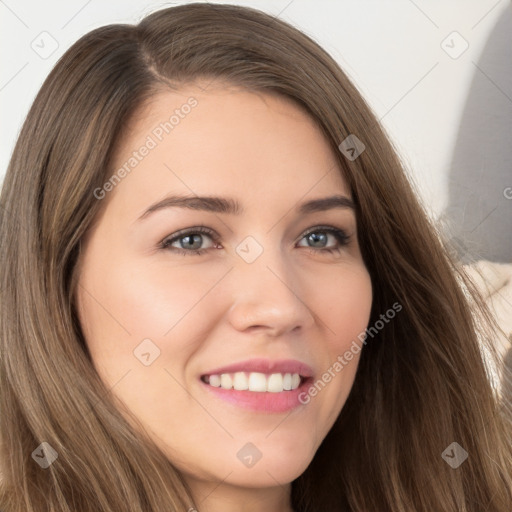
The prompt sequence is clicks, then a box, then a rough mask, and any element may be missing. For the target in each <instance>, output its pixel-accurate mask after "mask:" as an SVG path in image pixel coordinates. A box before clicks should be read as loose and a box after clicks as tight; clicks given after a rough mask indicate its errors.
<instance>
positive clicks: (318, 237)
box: [309, 233, 327, 243]
mask: <svg viewBox="0 0 512 512" xmlns="http://www.w3.org/2000/svg"><path fill="white" fill-rule="evenodd" d="M326 236H327V235H326V234H325V233H321V234H315V233H311V234H310V235H309V238H310V240H311V241H313V242H314V243H316V242H318V241H323V242H325V237H326Z"/></svg>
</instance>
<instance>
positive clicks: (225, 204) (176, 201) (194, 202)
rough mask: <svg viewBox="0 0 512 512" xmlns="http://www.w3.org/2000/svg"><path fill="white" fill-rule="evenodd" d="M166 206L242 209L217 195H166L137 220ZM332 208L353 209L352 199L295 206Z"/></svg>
mask: <svg viewBox="0 0 512 512" xmlns="http://www.w3.org/2000/svg"><path fill="white" fill-rule="evenodd" d="M166 208H188V209H190V210H202V211H206V212H214V213H226V214H229V215H241V214H242V213H243V211H244V209H243V207H242V206H241V204H240V203H239V202H238V201H236V200H235V199H231V198H225V197H217V196H202V197H200V196H176V195H173V196H168V197H166V198H164V199H162V200H161V201H158V202H157V203H155V204H152V205H151V206H150V207H149V208H148V209H147V210H146V211H145V212H144V213H143V214H142V215H141V216H140V217H139V218H138V219H137V220H139V221H140V220H142V219H145V218H146V217H148V216H149V215H150V214H151V213H153V212H156V211H158V210H163V209H166ZM333 208H344V209H347V208H348V209H351V210H354V211H355V204H354V201H353V200H352V199H350V198H349V197H346V196H342V195H334V196H329V197H322V198H320V199H312V200H310V201H307V202H304V203H302V204H300V205H298V206H297V208H296V210H297V211H298V213H300V214H307V213H313V212H322V211H326V210H331V209H333Z"/></svg>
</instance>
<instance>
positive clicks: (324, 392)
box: [77, 86, 372, 489]
mask: <svg viewBox="0 0 512 512" xmlns="http://www.w3.org/2000/svg"><path fill="white" fill-rule="evenodd" d="M191 96H193V97H194V98H195V101H194V100H189V98H190V97H191ZM187 100H189V102H188V103H187ZM185 105H188V107H187V106H185ZM173 115H174V118H171V116H173ZM165 123H167V124H165ZM340 136H341V134H340ZM144 147H145V148H146V149H142V148H144ZM123 166H124V168H125V172H124V173H123V172H122V171H120V172H118V170H119V169H121V168H122V167H123ZM112 171H113V174H114V173H116V177H115V178H112V180H111V181H110V185H109V184H107V185H106V186H105V187H104V188H103V189H102V190H101V191H98V190H97V191H96V192H95V194H96V195H97V197H100V198H101V199H98V200H101V201H105V202H106V203H105V204H104V205H103V206H105V209H104V211H103V212H102V214H101V216H100V217H99V218H98V222H97V223H96V224H95V225H94V227H93V229H92V230H91V231H90V232H89V233H88V237H87V239H86V240H84V241H83V244H82V253H81V260H80V273H79V287H78V292H77V294H78V295H77V299H78V309H79V316H80V321H81V324H82V327H83V332H84V335H85V338H86V341H87V345H88V348H89V351H90V354H91V357H92V360H93V362H94V365H95V367H96V369H97V371H98V373H99V375H100V376H101V378H102V380H103V381H104V382H105V384H106V386H107V387H108V388H109V389H111V391H112V393H113V394H114V396H115V397H117V398H118V399H120V400H121V402H122V403H124V404H125V405H126V407H127V408H128V409H129V410H130V411H131V412H132V413H133V414H134V415H135V416H136V417H137V419H138V420H139V421H140V422H141V423H142V424H143V426H144V428H145V430H147V432H148V433H149V434H150V435H151V437H152V438H153V439H154V440H155V442H156V443H157V444H158V445H159V446H160V447H161V449H162V450H163V451H164V452H165V454H166V455H167V456H168V457H169V459H170V460H171V461H172V462H174V464H175V465H176V467H178V469H180V470H181V471H182V472H183V473H184V475H185V477H186V478H187V479H188V481H189V482H191V483H192V485H193V483H194V482H195V483H198V482H203V483H204V482H213V481H215V482H218V481H223V482H224V483H225V484H232V485H236V486H245V487H273V486H276V485H278V484H277V483H280V484H284V483H287V482H291V481H292V480H293V479H295V478H296V477H298V476H299V475H300V474H301V473H302V472H304V470H305V469H306V467H307V466H308V464H309V463H310V462H311V460H312V458H313V456H314V454H315V452H316V450H317V448H318V447H319V445H320V443H321V442H322V440H323V439H324V437H325V436H326V434H327V433H328V431H329V429H330V428H331V426H332V425H333V423H334V421H335V419H336V417H337V416H338V414H339V413H340V411H341V409H342V407H343V405H344V403H345V401H346V399H347V396H348V394H349V392H350V389H351V386H352V384H353V381H354V376H355V373H356V369H357V365H358V361H359V354H355V355H354V356H353V358H352V360H350V361H347V360H345V359H344V361H345V364H344V365H342V369H341V370H339V366H340V365H339V364H338V365H336V364H335V363H336V362H337V361H339V359H338V356H341V357H342V356H343V354H344V353H345V352H346V351H347V350H349V348H350V347H351V346H353V342H354V340H356V341H357V336H358V335H359V334H360V333H361V332H363V331H364V330H365V328H366V326H367V324H368V321H369V316H370V307H371V302H372V288H371V282H370V277H369V274H368V271H367V269H366V268H365V265H364V263H363V260H362V257H361V253H360V249H359V246H358V240H357V238H356V236H357V235H356V216H355V212H354V210H353V208H352V207H351V205H350V202H351V201H350V199H351V194H350V190H349V188H348V187H347V185H346V184H345V183H344V181H343V180H342V178H341V176H340V171H339V167H338V163H337V160H336V156H335V155H334V154H333V153H332V151H331V149H330V147H329V146H328V143H327V142H326V140H325V139H324V137H323V136H322V134H321V132H320V130H319V129H318V128H317V127H316V126H315V124H314V122H313V121H312V120H311V119H310V118H309V117H308V116H307V115H306V114H305V113H304V112H302V111H301V110H300V109H298V108H297V107H296V106H295V105H294V104H292V103H291V102H289V101H288V100H284V99H282V98H278V97H275V96H269V95H258V94H254V93H250V92H245V91H242V90H239V89H233V88H230V89H228V88H225V87H219V88H217V89H213V87H210V88H208V90H207V91H206V92H202V90H201V89H199V88H196V87H192V86H190V87H187V88H184V89H183V90H182V91H181V92H180V93H177V92H164V93H161V94H160V95H159V96H156V97H155V98H154V99H153V101H152V102H151V103H150V104H148V105H147V107H146V109H145V111H144V112H143V113H142V114H141V115H139V116H137V119H136V120H135V121H134V122H133V123H132V125H131V127H130V129H129V130H128V131H127V132H126V134H125V138H124V139H123V141H122V144H121V145H120V146H119V147H118V150H117V152H116V158H115V162H114V165H113V169H112ZM120 178H121V179H120ZM171 196H172V197H173V198H174V199H173V200H172V201H174V202H175V203H174V205H173V204H171V200H169V201H168V202H167V204H166V202H165V201H166V198H171ZM177 196H179V197H182V198H189V199H188V201H190V202H189V203H188V202H186V201H185V200H181V202H176V200H175V198H176V197H177ZM333 196H338V199H340V198H341V199H340V200H332V201H330V202H325V203H310V202H311V201H315V200H319V199H325V198H331V197H333ZM199 197H201V198H204V197H208V198H210V199H209V200H208V201H207V200H204V199H203V200H199ZM214 198H216V199H214ZM221 198H222V199H221ZM343 198H345V199H343ZM235 203H236V204H237V205H238V208H237V211H234V210H235V209H234V208H233V206H234V204H235ZM155 205H157V206H155ZM187 205H188V206H187ZM228 206H229V208H228ZM200 226H203V228H202V229H204V230H206V231H204V232H199V233H198V230H199V227H200ZM336 230H339V231H340V232H343V233H344V235H343V234H342V235H341V236H340V235H338V234H337V232H336ZM198 249H199V250H201V251H202V252H200V253H197V250H198ZM359 345H360V343H359ZM251 361H252V362H253V363H254V361H256V363H255V364H254V365H253V366H251ZM258 364H259V366H258ZM232 365H236V366H235V367H233V368H227V369H224V370H223V368H224V367H227V366H232ZM273 365H274V366H273ZM301 365H302V366H301ZM335 367H336V368H338V371H335V370H334V368H335ZM329 369H330V374H329ZM326 372H327V373H326ZM262 374H263V375H262ZM286 374H290V375H286ZM293 374H298V375H300V377H294V376H292V375H293ZM206 375H208V376H211V375H214V376H213V377H209V378H210V379H211V380H210V383H209V384H208V383H206V382H204V381H205V380H207V379H206V378H205V377H204V376H206ZM221 375H222V376H221ZM269 375H272V376H271V377H268V376H269ZM304 377H308V379H307V381H306V382H304V380H305V379H304ZM329 377H330V378H329ZM297 381H299V382H300V383H301V384H300V387H299V388H298V389H289V388H290V387H292V388H295V387H296V386H297V385H298V382H297ZM317 381H319V382H320V385H319V384H318V383H317V386H316V387H317V392H316V395H315V396H313V395H312V394H308V393H307V391H308V389H309V388H310V387H311V385H312V384H314V383H315V382H317ZM233 382H234V383H235V385H236V387H237V388H239V389H238V390H235V389H231V390H229V389H227V388H230V387H231V386H232V385H233ZM219 384H220V386H221V387H217V386H218V385H219ZM247 386H250V388H249V390H243V388H246V387H247ZM266 386H267V387H266ZM268 387H270V389H271V390H270V391H264V389H268ZM211 488H212V487H210V489H211Z"/></svg>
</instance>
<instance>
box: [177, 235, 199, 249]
mask: <svg viewBox="0 0 512 512" xmlns="http://www.w3.org/2000/svg"><path fill="white" fill-rule="evenodd" d="M194 238H196V241H197V239H199V247H200V246H201V235H187V236H184V237H183V238H182V240H184V239H188V240H193V239H194ZM181 245H182V247H183V245H184V244H183V243H182V244H181ZM193 245H194V242H193V241H192V242H191V243H186V246H187V247H188V248H189V249H190V248H193V249H198V248H199V247H192V246H193Z"/></svg>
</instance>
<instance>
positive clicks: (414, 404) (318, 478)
mask: <svg viewBox="0 0 512 512" xmlns="http://www.w3.org/2000/svg"><path fill="white" fill-rule="evenodd" d="M204 79H206V81H209V80H221V81H223V82H226V83H229V84H233V85H235V86H240V87H244V88H246V89H249V90H252V91H259V92H264V93H271V94H280V95H283V96H286V97H288V98H291V99H293V101H295V102H296V104H297V105H298V106H300V107H301V108H304V109H306V111H307V112H308V113H309V114H310V115H311V116H312V118H313V119H315V120H316V122H317V123H318V126H319V127H320V129H321V130H322V132H323V133H324V135H325V137H326V140H328V141H329V144H330V145H331V146H332V149H333V151H334V152H335V153H336V155H337V158H338V159H339V163H340V166H341V169H342V170H343V177H344V179H345V180H346V182H347V183H348V184H349V186H350V188H351V191H352V196H353V198H354V200H355V202H356V207H357V224H358V238H359V243H360V246H361V251H362V255H363V258H364V261H365V264H366V266H367V268H368V271H369V273H370V276H371V279H372V285H373V290H374V298H373V304H372V314H371V320H370V325H374V324H375V323H376V322H377V321H378V320H379V318H380V315H382V313H383V312H384V311H386V310H388V309H389V308H390V307H391V305H392V304H394V303H395V302H397V301H398V302H399V303H400V305H401V306H402V310H401V311H400V313H399V314H397V315H396V317H395V318H394V319H393V320H392V321H390V322H388V323H387V324H386V325H385V327H384V328H383V329H380V330H379V331H378V333H376V334H375V335H374V336H372V337H371V338H368V342H367V343H366V345H365V346H364V348H363V350H362V352H361V359H360V362H359V367H358V370H357V374H356V378H355V381H354V385H353V388H352V390H351V393H350V395H349V398H348V400H347V402H346V404H345V405H344V407H343V409H342V411H341V413H340V415H339V417H338V419H337V421H336V423H335V424H334V426H333V427H332V429H331V431H330V432H329V433H328V435H327V437H326V438H325V440H324V441H323V443H322V444H321V446H320V448H319V449H318V451H317V453H316V454H315V456H314V459H313V461H312V462H311V464H310V466H309V467H308V468H307V469H306V471H305V472H304V473H303V474H302V475H301V476H300V477H299V478H297V479H296V480H295V481H294V482H293V483H292V506H293V507H294V509H295V510H296V511H298V512H299V511H300V512H306V511H317V510H318V511H320V510H321V511H327V512H334V511H344V510H345V511H360V512H363V511H365V512H368V511H370V510H371V511H375V510H378V511H379V512H385V511H393V512H399V511H403V512H405V511H407V512H410V511H411V510H414V511H425V512H426V511H429V512H431V511H433V510H435V511H441V510H442V511H443V512H456V511H457V512H460V511H477V510H487V511H494V512H509V511H510V510H511V509H512V490H511V489H512V476H511V475H512V448H511V445H510V431H511V423H510V416H509V414H510V411H509V408H508V407H507V404H504V403H500V401H499V399H498V394H497V392H496V391H494V390H493V388H492V386H491V384H490V382H489V377H488V374H487V371H486V368H485V365H484V361H483V358H482V354H481V349H480V343H485V342H486V339H487V338H489V337H490V336H492V332H493V331H492V329H491V328H489V329H487V330H485V329H483V328H481V325H480V324H482V325H483V321H489V320H490V319H489V318H488V315H487V313H486V311H485V310H484V309H483V307H482V305H481V304H480V302H479V299H478V296H477V295H476V293H475V292H474V291H472V285H471V283H470V282H469V281H468V280H467V279H466V277H465V276H464V274H463V273H462V271H461V270H460V268H459V265H458V263H457V262H456V261H455V259H454V258H453V256H451V255H450V253H449V252H448V251H447V248H446V247H445V246H444V244H443V242H442V241H441V238H442V237H441V235H440V233H438V232H437V230H436V229H435V227H434V226H433V225H432V224H431V222H430V221H429V220H428V218H427V216H426V214H425V212H424V210H423V209H422V207H421V206H420V204H419V202H418V200H417V198H416V195H415V193H414V191H413V190H412V188H411V186H410V184H409V182H408V180H407V178H406V175H405V172H404V167H403V165H402V163H401V162H400V160H399V158H398V156H397V154H396V152H395V150H394V148H393V147H392V145H391V143H390V141H389V139H388V137H387V135H386V134H385V132H384V131H383V129H382V127H381V126H380V124H379V122H378V120H377V119H376V117H375V115H374V114H373V113H372V112H371V110H370V108H369V107H368V105H367V104H366V102H365V101H364V99H363V98H362V96H361V94H360V93H359V92H358V90H357V89H356V88H355V86H354V85H353V84H352V83H351V82H350V80H349V79H348V78H347V76H346V75H345V74H344V73H343V71H342V70H341V69H340V68H339V66H338V65H337V64H336V62H335V61H334V60H333V59H332V58H331V57H330V56H329V55H328V54H327V53H326V52H325V51H324V50H322V49H321V48H320V47H319V46H318V45H317V44H316V43H315V42H314V41H313V40H312V39H310V38H309V37H307V36H306V35H304V34H303V33H301V32H300V31H298V30H297V29H295V28H293V27H292V26H290V25H288V24H287V23H285V22H283V21H281V20H279V19H275V18H272V17H271V16H269V15H267V14H264V13H262V12H259V11H257V10H254V9H251V8H245V7H238V6H231V5H218V4H217V5H211V4H206V3H205V4H188V5H181V6H177V7H172V8H167V9H163V10H160V11H157V12H155V13H153V14H151V15H149V16H148V17H146V18H145V19H143V20H142V21H141V22H140V23H139V24H138V25H109V26H105V27H102V28H99V29H96V30H93V31H92V32H90V33H88V34H86V35H85V36H84V37H82V38H81V39H80V40H79V41H78V42H76V43H75V44H74V45H73V46H72V47H71V48H70V49H69V50H68V51H67V52H66V53H65V54H64V55H63V57H62V58H61V59H60V60H59V62H58V63H57V65H56V66H55V68H54V69H53V70H52V72H51V73H50V75H49V76H48V78H47V79H46V81H45V83H44V85H43V86H42V88H41V90H40V92H39V94H38V95H37V98H36V99H35V101H34V104H33V106H32V108H31V110H30V112H29V114H28V116H27V119H26V121H25V123H24V125H23V128H22V131H21V133H20V135H19V139H18V141H17V144H16V147H15V149H14V152H13V155H12V158H11V161H10V165H9V168H8V170H7V174H6V177H5V182H4V185H3V189H2V194H1V198H0V211H1V221H0V233H1V247H0V261H1V263H2V264H1V266H0V274H1V281H0V287H1V316H0V322H1V323H0V337H1V339H0V342H1V346H2V351H1V376H0V386H1V400H0V407H1V410H0V432H1V451H0V457H1V464H2V482H1V492H0V507H1V508H2V510H4V511H5V512H36V511H37V512H39V511H46V510H52V511H55V512H75V511H80V512H89V511H91V512H92V511H98V510H101V511H104V512H119V511H120V510H123V511H152V512H156V511H158V512H160V511H163V510H166V511H171V510H176V511H183V512H185V511H187V510H188V509H189V508H191V507H195V508H196V509H197V510H199V512H200V510H201V507H200V505H199V504H195V503H194V502H193V500H192V497H191V494H190V491H189V489H188V487H187V485H186V483H185V481H184V479H183V477H182V476H181V475H180V473H179V472H178V471H177V469H176V468H175V467H174V466H173V464H172V461H169V460H168V459H167V458H166V457H165V456H164V454H163V453H162V452H161V451H159V450H158V449H157V447H156V446H155V445H154V444H153V443H152V442H151V440H150V438H149V436H144V435H143V434H142V433H141V432H142V431H143V429H141V431H137V432H136V431H135V430H134V428H133V427H132V426H130V425H129V424H128V422H127V421H126V419H125V418H124V417H123V415H122V414H120V412H119V410H117V409H116V407H115V402H114V400H113V397H112V395H111V394H110V393H109V390H108V389H106V388H105V386H104V384H103V383H102V382H101V380H100V379H99V377H98V375H97V373H96V371H95V370H94V368H93V365H92V363H91V360H90V357H89V354H88V352H87V347H86V344H85V340H84V337H83V334H82V331H81V328H80V324H79V322H78V319H77V315H76V309H75V303H74V296H75V291H76V283H77V279H76V275H77V262H78V261H79V247H80V240H81V239H82V238H83V237H84V234H85V233H86V232H87V231H88V229H89V228H90V226H91V225H92V223H93V221H94V219H95V218H96V217H97V215H98V212H99V211H100V207H101V205H102V201H98V200H97V199H96V197H95V195H94V190H96V189H98V188H101V187H102V186H103V184H104V183H105V182H106V180H107V179H108V178H109V176H111V174H112V169H111V168H110V164H111V161H112V155H113V151H114V148H115V147H116V144H117V143H118V142H119V140H120V139H121V138H122V135H123V133H124V132H123V129H124V127H126V126H127V125H128V123H129V121H130V119H132V117H133V116H134V115H135V113H136V112H137V111H138V110H139V109H140V108H142V107H143V106H144V104H146V103H147V102H148V101H149V100H150V99H151V97H152V96H153V95H155V93H156V92H158V91H162V90H165V88H169V87H170V88H175V89H178V88H179V87H180V86H183V85H184V84H187V83H191V82H197V81H199V80H203V81H204ZM349 135H355V136H357V138H358V139H360V140H361V141H362V142H363V143H364V145H365V150H364V151H363V152H362V153H361V154H360V155H359V157H358V158H355V159H349V158H347V155H346V154H343V153H342V152H341V151H340V150H339V149H338V146H339V144H340V143H341V142H342V141H343V140H345V139H346V138H347V137H348V136H349ZM128 179H129V178H128ZM103 203H104V202H103ZM477 311H480V313H479V314H478V315H477V314H476V312H477ZM478 319H480V320H482V322H480V320H478ZM477 320H478V322H477ZM479 326H480V327H479ZM486 336H487V337H486ZM479 338H480V339H479ZM491 342H492V340H489V349H490V350H491V352H492V343H491ZM43 442H46V443H48V445H49V446H50V447H51V448H52V449H53V450H54V451H55V452H56V454H57V455H58V457H57V459H56V460H54V461H53V463H52V464H51V465H50V466H49V467H47V468H46V469H44V470H43V469H41V467H40V466H39V465H38V464H36V462H35V456H37V450H38V449H40V448H38V447H40V445H41V443H43ZM454 442H456V443H458V445H459V446H460V447H461V448H463V449H464V450H465V451H466V452H467V454H468V458H467V459H466V460H465V461H464V462H463V463H462V464H460V465H459V466H458V467H457V468H454V467H452V466H451V465H450V464H448V463H447V461H446V457H443V453H445V450H446V449H450V445H452V443H454ZM44 446H46V445H43V447H44ZM453 446H454V445H452V450H453ZM457 449H458V448H457ZM34 452H35V455H34ZM449 453H450V455H449V456H452V454H453V453H454V452H449Z"/></svg>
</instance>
